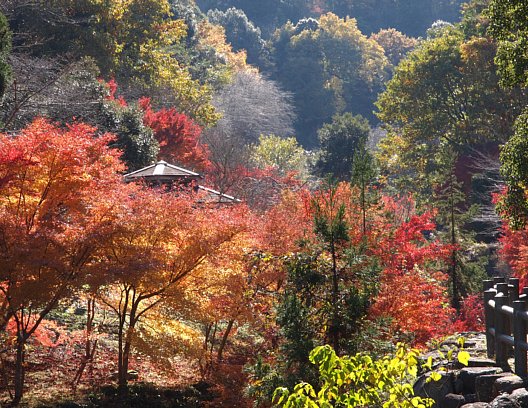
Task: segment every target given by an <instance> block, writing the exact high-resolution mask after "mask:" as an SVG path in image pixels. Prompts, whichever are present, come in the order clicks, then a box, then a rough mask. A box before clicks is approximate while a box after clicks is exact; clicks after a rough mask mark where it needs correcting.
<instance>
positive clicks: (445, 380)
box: [414, 372, 455, 403]
mask: <svg viewBox="0 0 528 408" xmlns="http://www.w3.org/2000/svg"><path fill="white" fill-rule="evenodd" d="M439 374H440V375H441V378H440V379H439V380H438V381H430V382H427V379H428V378H429V377H430V373H427V374H424V375H422V376H420V377H419V378H418V380H417V381H416V383H415V384H414V395H416V396H419V397H424V398H432V399H434V400H435V401H436V402H437V403H440V402H441V401H442V400H443V399H444V397H445V396H446V395H447V394H453V393H454V391H455V390H454V387H453V384H454V382H455V376H454V374H453V372H440V373H439Z"/></svg>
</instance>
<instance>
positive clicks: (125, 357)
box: [117, 297, 139, 395]
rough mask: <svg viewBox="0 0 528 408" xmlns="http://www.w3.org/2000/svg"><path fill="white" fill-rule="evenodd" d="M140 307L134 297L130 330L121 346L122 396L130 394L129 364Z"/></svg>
mask: <svg viewBox="0 0 528 408" xmlns="http://www.w3.org/2000/svg"><path fill="white" fill-rule="evenodd" d="M138 306H139V304H138V302H137V301H136V299H135V297H134V298H133V299H132V302H131V307H130V317H129V323H128V328H127V331H126V336H125V339H124V340H125V341H124V343H123V341H122V340H121V346H122V352H121V353H120V354H121V355H120V357H121V364H120V365H119V373H118V384H117V388H118V390H119V394H121V395H126V394H127V393H128V364H129V362H130V350H131V348H132V335H133V333H134V328H135V326H136V323H137V319H136V312H137V308H138ZM122 334H123V332H121V335H122Z"/></svg>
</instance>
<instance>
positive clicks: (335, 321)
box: [330, 241, 339, 354]
mask: <svg viewBox="0 0 528 408" xmlns="http://www.w3.org/2000/svg"><path fill="white" fill-rule="evenodd" d="M330 250H331V252H332V286H333V288H332V307H333V313H332V325H331V327H332V329H331V330H332V333H331V336H332V345H333V347H334V350H335V352H336V353H337V354H339V330H338V327H339V311H338V307H337V306H338V305H337V302H338V291H339V286H338V276H337V259H336V252H335V244H334V242H333V241H332V242H331V243H330Z"/></svg>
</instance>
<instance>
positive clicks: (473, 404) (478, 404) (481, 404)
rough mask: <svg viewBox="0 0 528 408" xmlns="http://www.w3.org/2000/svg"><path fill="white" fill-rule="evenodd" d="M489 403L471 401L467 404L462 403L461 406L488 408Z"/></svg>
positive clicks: (464, 407)
mask: <svg viewBox="0 0 528 408" xmlns="http://www.w3.org/2000/svg"><path fill="white" fill-rule="evenodd" d="M489 406H490V404H488V403H487V402H471V403H469V404H464V405H462V408H489Z"/></svg>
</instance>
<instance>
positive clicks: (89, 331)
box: [72, 299, 97, 388]
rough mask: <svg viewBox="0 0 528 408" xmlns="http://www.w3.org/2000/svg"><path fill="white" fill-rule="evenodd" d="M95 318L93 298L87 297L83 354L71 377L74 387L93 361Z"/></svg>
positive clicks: (95, 344)
mask: <svg viewBox="0 0 528 408" xmlns="http://www.w3.org/2000/svg"><path fill="white" fill-rule="evenodd" d="M94 319H95V299H88V305H87V309H86V340H85V345H84V356H83V357H82V360H81V364H80V365H79V369H78V370H77V372H76V373H75V377H73V381H72V386H73V387H74V388H75V387H76V385H77V384H78V383H79V382H80V381H81V378H82V376H83V373H84V370H85V368H86V366H87V365H88V363H91V362H92V361H93V358H94V356H95V350H96V348H97V340H92V335H93V331H94V326H93V322H94Z"/></svg>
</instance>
